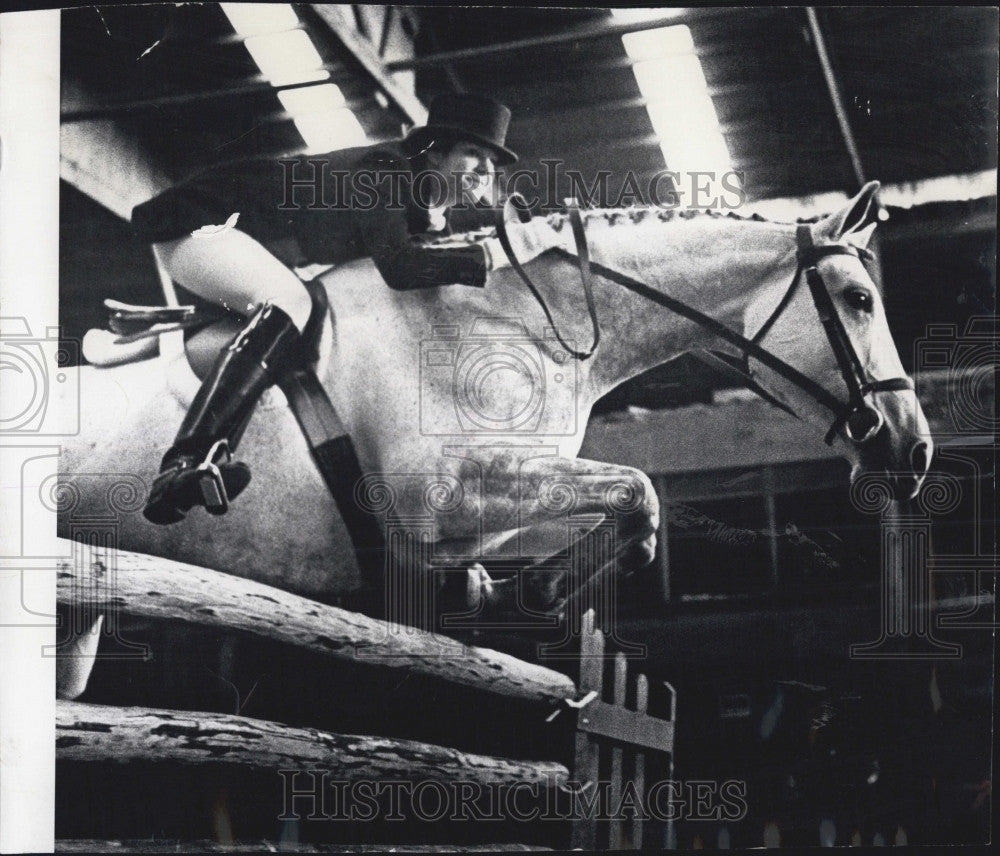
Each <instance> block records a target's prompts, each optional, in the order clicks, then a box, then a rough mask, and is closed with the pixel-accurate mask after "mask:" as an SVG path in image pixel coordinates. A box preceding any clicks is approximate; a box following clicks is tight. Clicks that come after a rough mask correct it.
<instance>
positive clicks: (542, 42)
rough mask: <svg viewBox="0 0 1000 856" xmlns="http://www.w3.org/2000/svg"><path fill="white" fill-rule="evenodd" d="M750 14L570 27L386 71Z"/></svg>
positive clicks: (692, 12)
mask: <svg viewBox="0 0 1000 856" xmlns="http://www.w3.org/2000/svg"><path fill="white" fill-rule="evenodd" d="M750 11H751V10H749V9H746V8H740V9H683V10H682V9H676V10H674V11H673V12H671V13H667V12H665V13H664V14H663V15H661V16H658V17H656V18H650V19H649V20H648V21H641V22H631V23H625V22H623V23H620V24H609V23H603V22H602V23H599V24H596V25H594V24H588V25H585V26H581V27H573V28H572V29H569V30H564V31H562V32H561V33H551V34H549V35H545V36H531V37H529V38H524V39H515V40H513V41H510V42H501V43H499V44H491V45H477V46H476V47H472V48H462V49H460V50H453V51H441V52H439V53H433V54H428V55H427V56H421V57H414V58H413V59H409V60H397V61H396V62H390V63H387V64H386V68H388V70H389V71H392V72H395V71H411V70H413V69H416V68H427V67H430V66H435V65H444V64H446V63H449V62H455V61H458V60H464V59H478V58H479V57H484V56H491V55H495V54H502V53H508V52H509V51H519V50H530V49H532V48H540V47H548V46H550V45H560V44H565V43H566V42H582V41H593V40H594V39H606V38H611V37H613V36H623V35H625V34H626V33H638V32H640V31H642V30H655V29H658V28H660V27H670V26H673V25H675V24H686V23H690V22H691V21H695V20H704V19H705V18H709V17H715V16H718V15H723V14H732V13H734V12H735V13H737V14H739V15H741V16H745V15H747V14H748V12H750Z"/></svg>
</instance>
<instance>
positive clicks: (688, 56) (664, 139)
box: [622, 24, 732, 176]
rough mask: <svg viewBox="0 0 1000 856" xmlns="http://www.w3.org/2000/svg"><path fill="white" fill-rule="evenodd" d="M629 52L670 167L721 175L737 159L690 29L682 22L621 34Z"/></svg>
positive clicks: (647, 108)
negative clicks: (731, 151) (731, 152)
mask: <svg viewBox="0 0 1000 856" xmlns="http://www.w3.org/2000/svg"><path fill="white" fill-rule="evenodd" d="M622 44H623V45H624V46H625V52H626V53H627V54H628V55H629V57H630V58H631V59H632V60H633V61H634V64H633V66H632V71H633V72H634V74H635V79H636V82H637V83H638V84H639V91H640V92H641V93H642V95H643V97H644V98H645V99H646V110H647V112H648V113H649V120H650V122H651V123H652V125H653V130H654V131H655V132H656V136H657V137H659V140H660V149H661V150H662V151H663V158H664V160H665V161H666V164H667V168H668V169H671V170H674V171H676V172H693V171H695V170H699V171H707V172H713V173H715V174H716V175H717V176H721V175H722V174H723V173H726V172H729V171H731V170H732V159H731V157H730V155H729V149H728V148H727V146H726V140H725V137H724V136H723V134H722V129H721V128H720V127H719V118H718V116H717V115H716V113H715V105H713V104H712V96H711V95H710V94H709V90H708V83H707V82H706V81H705V73H704V71H703V70H702V67H701V61H700V60H699V59H698V55H697V53H696V52H695V49H694V40H693V39H692V38H691V30H690V28H689V27H687V26H685V25H683V24H678V25H674V26H671V27H658V28H657V29H654V30H643V31H641V32H637V33H626V34H625V35H624V36H622Z"/></svg>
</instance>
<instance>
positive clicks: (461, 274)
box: [354, 147, 488, 291]
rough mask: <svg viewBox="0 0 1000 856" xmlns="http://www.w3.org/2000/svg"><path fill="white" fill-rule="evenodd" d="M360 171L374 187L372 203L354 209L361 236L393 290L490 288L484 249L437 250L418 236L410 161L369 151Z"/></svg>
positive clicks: (365, 250) (383, 151)
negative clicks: (414, 227) (414, 228)
mask: <svg viewBox="0 0 1000 856" xmlns="http://www.w3.org/2000/svg"><path fill="white" fill-rule="evenodd" d="M357 169H358V170H361V171H367V172H369V174H370V175H371V176H373V180H372V181H370V182H369V188H368V189H369V191H370V192H371V194H372V197H371V199H370V200H368V202H370V203H371V204H355V205H354V221H355V234H356V236H357V240H358V243H359V244H360V245H361V250H362V252H363V253H364V254H365V255H369V256H371V258H372V260H373V261H374V262H375V266H376V267H377V268H378V271H379V273H380V274H382V278H383V279H384V280H385V281H386V284H387V285H388V286H389V287H390V288H392V289H395V290H397V291H410V290H414V289H421V288H434V287H437V286H442V285H453V284H459V285H470V286H474V287H477V288H482V287H483V286H484V285H485V284H486V274H487V270H488V267H487V257H486V254H485V251H484V250H483V249H482V247H479V246H477V245H475V244H470V245H468V246H450V247H448V248H446V249H445V248H440V247H434V246H431V245H428V244H427V242H426V241H425V240H423V239H421V238H419V237H417V236H415V235H414V234H412V231H411V229H412V224H411V223H410V220H409V217H410V216H415V214H414V212H416V211H417V209H415V208H414V207H413V206H412V204H411V201H410V195H409V180H410V168H409V164H408V163H407V161H406V160H405V159H403V158H402V157H400V156H399V154H398V153H397V152H395V151H392V150H390V149H387V148H381V147H380V148H378V149H374V150H371V151H369V152H368V153H367V155H366V157H365V158H364V159H362V161H360V162H359V163H358V164H357ZM355 178H356V179H357V178H358V175H357V174H356V175H355ZM400 179H402V180H400ZM355 201H356V202H357V201H358V200H357V198H356V200H355Z"/></svg>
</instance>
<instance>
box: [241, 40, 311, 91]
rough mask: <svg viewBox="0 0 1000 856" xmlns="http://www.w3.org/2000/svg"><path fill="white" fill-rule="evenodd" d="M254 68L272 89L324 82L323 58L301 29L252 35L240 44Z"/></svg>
mask: <svg viewBox="0 0 1000 856" xmlns="http://www.w3.org/2000/svg"><path fill="white" fill-rule="evenodd" d="M243 44H244V45H246V49H247V50H248V51H250V56H252V57H253V61H254V62H255V63H257V68H259V69H260V72H261V74H263V75H264V77H266V78H267V79H268V80H269V81H270V82H271V85H272V86H285V85H287V84H289V83H305V82H307V81H309V80H327V79H328V78H329V77H330V72H328V71H326V70H325V69H324V68H322V65H323V59H322V57H320V55H319V53H318V52H317V50H316V46H315V45H314V44H313V43H312V39H310V38H309V35H308V34H307V33H306V32H305V31H303V30H285V31H284V32H282V33H272V34H271V35H267V36H252V37H251V38H249V39H247V40H246V41H245V42H244V43H243Z"/></svg>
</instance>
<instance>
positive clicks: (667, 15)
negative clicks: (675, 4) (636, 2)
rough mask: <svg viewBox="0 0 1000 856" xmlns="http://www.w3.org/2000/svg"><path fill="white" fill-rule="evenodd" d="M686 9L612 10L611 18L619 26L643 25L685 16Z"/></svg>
mask: <svg viewBox="0 0 1000 856" xmlns="http://www.w3.org/2000/svg"><path fill="white" fill-rule="evenodd" d="M687 12H688V10H687V9H612V10H611V17H612V18H614V19H615V21H616V22H618V23H620V24H645V23H647V22H649V21H666V20H669V19H671V18H680V17H681V16H682V15H686V14H687Z"/></svg>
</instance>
